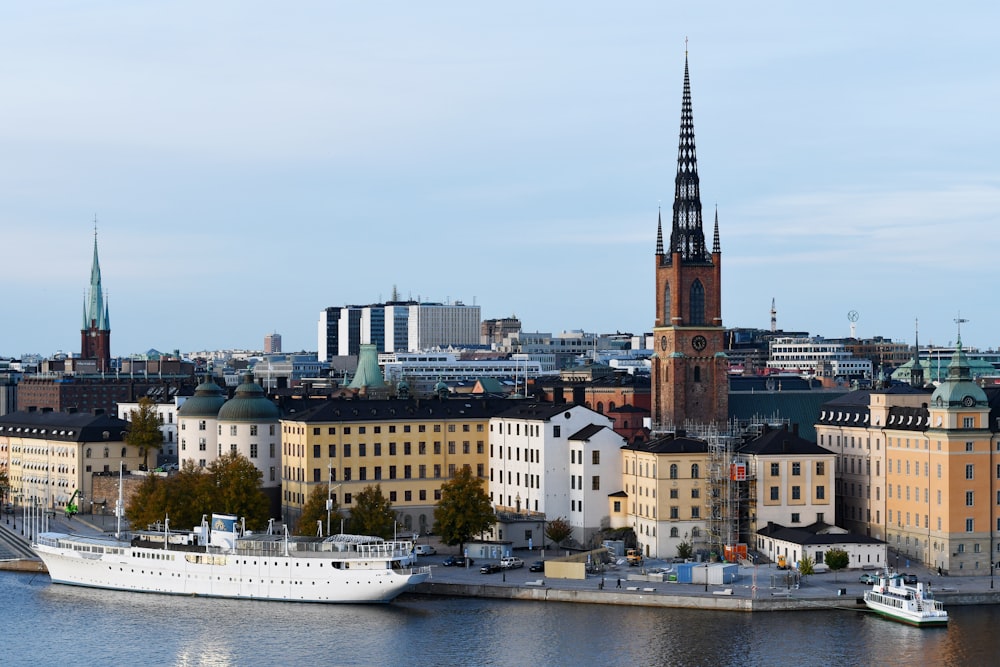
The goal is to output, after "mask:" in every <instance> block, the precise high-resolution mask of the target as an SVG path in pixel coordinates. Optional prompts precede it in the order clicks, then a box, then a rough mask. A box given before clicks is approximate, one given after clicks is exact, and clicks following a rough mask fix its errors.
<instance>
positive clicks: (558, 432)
mask: <svg viewBox="0 0 1000 667" xmlns="http://www.w3.org/2000/svg"><path fill="white" fill-rule="evenodd" d="M561 434H562V427H560V426H558V425H556V426H553V427H552V437H553V438H558V437H560V436H561ZM564 507H565V506H564Z"/></svg>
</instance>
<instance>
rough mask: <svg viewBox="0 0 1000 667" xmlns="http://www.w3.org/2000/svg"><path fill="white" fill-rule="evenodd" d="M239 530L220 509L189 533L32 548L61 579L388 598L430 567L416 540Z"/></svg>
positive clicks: (188, 591)
mask: <svg viewBox="0 0 1000 667" xmlns="http://www.w3.org/2000/svg"><path fill="white" fill-rule="evenodd" d="M239 532H240V531H239V525H238V523H237V520H236V517H235V516H231V515H218V514H213V515H212V523H211V528H209V526H208V525H207V522H203V524H202V526H200V527H198V528H195V529H194V530H193V531H190V532H172V531H170V530H169V529H165V530H163V531H140V532H133V533H132V534H131V536H130V539H122V538H116V537H114V536H83V535H71V534H66V533H41V534H40V535H39V536H38V539H37V541H36V542H35V543H34V544H33V545H32V547H33V548H34V550H35V552H36V553H37V554H38V555H39V557H40V558H41V559H42V561H43V562H44V563H45V566H46V568H48V571H49V576H50V577H51V578H52V581H53V582H54V583H58V584H69V585H74V586H86V587H91V588H106V589H113V590H120V591H136V592H142V593H164V594H169V595H189V596H205V597H220V598H239V599H248V600H279V601H290V602H323V603H376V602H381V603H384V602H389V601H391V600H392V599H393V598H395V597H396V596H397V595H399V594H400V593H402V592H403V591H405V590H406V589H407V588H409V587H410V586H411V585H413V584H417V583H420V582H421V581H424V580H425V579H426V578H427V577H428V576H429V575H430V568H428V567H415V566H414V564H415V562H416V559H415V557H414V556H413V553H412V552H413V544H412V543H411V542H408V541H392V542H387V541H384V540H382V539H381V538H378V537H369V536H358V535H332V536H330V537H327V538H310V537H289V536H288V535H284V536H281V535H269V534H251V533H248V534H244V535H242V536H241V535H240V534H239Z"/></svg>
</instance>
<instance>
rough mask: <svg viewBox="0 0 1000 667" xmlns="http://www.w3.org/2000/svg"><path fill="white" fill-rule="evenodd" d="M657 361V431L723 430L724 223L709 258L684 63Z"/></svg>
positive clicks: (659, 250) (662, 255) (660, 261)
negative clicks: (690, 425) (696, 426)
mask: <svg viewBox="0 0 1000 667" xmlns="http://www.w3.org/2000/svg"><path fill="white" fill-rule="evenodd" d="M653 335H654V338H655V341H656V353H655V356H654V357H653V360H652V377H653V387H652V389H653V420H654V427H655V428H670V427H672V426H677V427H683V426H684V424H685V423H686V422H695V423H700V424H723V423H725V421H726V419H727V416H728V415H727V412H728V405H729V380H728V364H727V362H726V354H725V329H724V328H723V326H722V251H721V249H720V246H719V215H718V211H716V214H715V238H714V240H713V243H712V249H711V251H709V249H708V247H707V246H706V244H705V232H704V230H703V228H702V208H701V192H700V183H699V179H698V159H697V155H696V152H695V141H694V120H693V117H692V113H691V83H690V78H689V76H688V63H687V55H686V54H685V57H684V93H683V101H682V106H681V130H680V142H679V147H678V151H677V175H676V177H675V179H674V206H673V219H672V223H671V228H670V239H669V246H667V247H664V243H663V224H662V217H660V218H658V219H657V229H656V322H655V324H654V328H653Z"/></svg>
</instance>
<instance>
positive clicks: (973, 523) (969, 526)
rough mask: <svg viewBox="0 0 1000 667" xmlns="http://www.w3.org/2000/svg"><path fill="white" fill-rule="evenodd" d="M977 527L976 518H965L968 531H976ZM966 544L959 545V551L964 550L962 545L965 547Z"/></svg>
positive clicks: (966, 530)
mask: <svg viewBox="0 0 1000 667" xmlns="http://www.w3.org/2000/svg"><path fill="white" fill-rule="evenodd" d="M975 529H976V520H975V519H966V520H965V532H967V533H974V532H976V531H975ZM964 546H965V545H964V544H960V545H958V550H959V551H964V549H962V547H964Z"/></svg>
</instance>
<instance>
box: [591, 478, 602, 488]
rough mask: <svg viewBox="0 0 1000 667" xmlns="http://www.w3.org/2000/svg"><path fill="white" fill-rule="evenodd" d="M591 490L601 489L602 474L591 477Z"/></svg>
mask: <svg viewBox="0 0 1000 667" xmlns="http://www.w3.org/2000/svg"><path fill="white" fill-rule="evenodd" d="M590 490H591V491H600V490H601V476H600V475H594V476H593V477H591V478H590Z"/></svg>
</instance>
